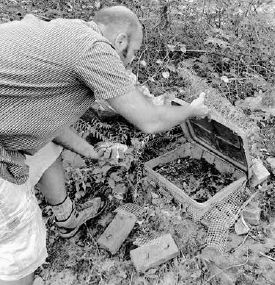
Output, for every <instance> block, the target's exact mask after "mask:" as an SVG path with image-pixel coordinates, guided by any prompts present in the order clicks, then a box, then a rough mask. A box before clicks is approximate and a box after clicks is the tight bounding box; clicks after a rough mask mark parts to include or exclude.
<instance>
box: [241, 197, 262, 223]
mask: <svg viewBox="0 0 275 285" xmlns="http://www.w3.org/2000/svg"><path fill="white" fill-rule="evenodd" d="M241 215H242V217H243V219H244V221H245V222H247V223H248V224H250V225H251V226H257V225H259V223H260V216H261V209H260V208H259V205H258V203H256V202H254V203H250V204H248V205H247V206H246V207H245V209H244V210H243V211H242V214H241Z"/></svg>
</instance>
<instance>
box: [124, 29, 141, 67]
mask: <svg viewBox="0 0 275 285" xmlns="http://www.w3.org/2000/svg"><path fill="white" fill-rule="evenodd" d="M142 38H143V35H142V32H141V31H140V32H138V33H136V34H135V35H133V36H132V38H131V40H130V41H129V42H128V45H127V47H126V48H125V49H124V50H123V51H122V52H119V56H120V58H121V60H122V62H123V64H124V66H125V68H126V69H127V68H129V67H130V65H131V63H132V61H133V60H134V59H135V57H136V53H137V52H138V51H139V49H140V47H141V44H142Z"/></svg>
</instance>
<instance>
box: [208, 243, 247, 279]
mask: <svg viewBox="0 0 275 285" xmlns="http://www.w3.org/2000/svg"><path fill="white" fill-rule="evenodd" d="M247 262H248V248H247V254H246V261H245V262H243V263H241V264H236V265H232V266H229V267H227V268H225V269H221V271H220V272H218V273H216V274H214V275H212V276H210V277H209V278H208V279H207V280H206V281H205V282H206V283H204V284H207V283H208V282H209V281H211V280H212V279H213V278H215V277H217V276H218V275H220V274H221V273H224V272H225V271H227V270H229V269H231V268H234V267H241V266H244V265H246V264H247Z"/></svg>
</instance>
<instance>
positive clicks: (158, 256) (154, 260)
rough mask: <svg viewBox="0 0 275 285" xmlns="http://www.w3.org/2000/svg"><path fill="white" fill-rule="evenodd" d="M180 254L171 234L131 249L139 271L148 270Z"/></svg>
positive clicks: (133, 260)
mask: <svg viewBox="0 0 275 285" xmlns="http://www.w3.org/2000/svg"><path fill="white" fill-rule="evenodd" d="M178 254H179V249H178V247H177V245H176V244H175V242H174V240H173V238H172V236H171V235H170V234H166V235H164V236H162V237H159V238H157V239H154V240H152V241H150V242H148V243H147V244H145V245H143V246H141V247H139V248H136V249H134V250H132V251H130V256H131V260H132V262H133V263H134V266H135V268H136V269H137V271H146V270H147V269H149V268H151V267H155V266H158V265H160V264H162V263H164V262H166V261H168V260H170V259H172V258H174V257H176V256H177V255H178Z"/></svg>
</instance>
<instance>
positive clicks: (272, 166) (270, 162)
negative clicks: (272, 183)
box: [266, 157, 275, 175]
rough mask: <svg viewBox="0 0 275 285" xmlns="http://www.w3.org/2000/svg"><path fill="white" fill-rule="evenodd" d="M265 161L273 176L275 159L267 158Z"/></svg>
mask: <svg viewBox="0 0 275 285" xmlns="http://www.w3.org/2000/svg"><path fill="white" fill-rule="evenodd" d="M266 161H267V162H268V163H269V165H270V167H271V171H272V173H273V174H274V175H275V157H269V158H267V160H266Z"/></svg>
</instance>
